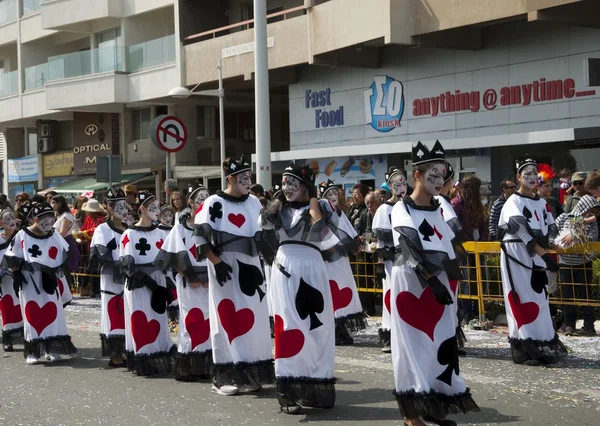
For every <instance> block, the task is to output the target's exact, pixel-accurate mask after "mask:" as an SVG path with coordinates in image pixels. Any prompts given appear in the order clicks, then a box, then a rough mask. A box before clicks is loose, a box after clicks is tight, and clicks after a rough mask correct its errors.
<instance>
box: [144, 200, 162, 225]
mask: <svg viewBox="0 0 600 426" xmlns="http://www.w3.org/2000/svg"><path fill="white" fill-rule="evenodd" d="M146 215H147V216H148V219H150V220H152V221H153V222H156V221H158V217H159V216H160V205H159V203H158V200H156V199H154V200H152V201H150V204H148V207H147V209H146Z"/></svg>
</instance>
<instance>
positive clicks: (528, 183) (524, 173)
mask: <svg viewBox="0 0 600 426" xmlns="http://www.w3.org/2000/svg"><path fill="white" fill-rule="evenodd" d="M519 182H520V183H521V185H523V186H524V187H526V188H529V189H533V188H535V186H536V185H537V183H538V169H537V166H534V165H533V164H532V165H530V166H526V167H524V168H523V170H521V178H520V179H519Z"/></svg>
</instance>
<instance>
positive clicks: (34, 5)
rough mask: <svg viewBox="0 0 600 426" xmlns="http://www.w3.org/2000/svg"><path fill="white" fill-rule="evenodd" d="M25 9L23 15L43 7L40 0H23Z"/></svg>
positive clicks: (35, 11) (30, 13)
mask: <svg viewBox="0 0 600 426" xmlns="http://www.w3.org/2000/svg"><path fill="white" fill-rule="evenodd" d="M21 3H22V4H23V11H22V13H21V16H28V15H32V14H34V13H37V12H39V11H40V9H41V3H40V0H21Z"/></svg>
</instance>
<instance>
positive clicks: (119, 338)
mask: <svg viewBox="0 0 600 426" xmlns="http://www.w3.org/2000/svg"><path fill="white" fill-rule="evenodd" d="M100 342H101V344H102V356H108V357H111V358H119V357H120V356H122V355H124V354H125V352H126V350H125V335H124V334H113V335H111V336H107V335H106V334H100Z"/></svg>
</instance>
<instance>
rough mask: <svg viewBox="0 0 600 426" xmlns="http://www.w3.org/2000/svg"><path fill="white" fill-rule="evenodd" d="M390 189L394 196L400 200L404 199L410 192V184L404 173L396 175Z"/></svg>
mask: <svg viewBox="0 0 600 426" xmlns="http://www.w3.org/2000/svg"><path fill="white" fill-rule="evenodd" d="M390 189H391V191H392V194H394V195H395V196H396V197H398V198H402V197H404V196H405V195H406V192H407V191H408V182H406V178H405V177H404V175H403V174H402V173H399V174H397V175H395V176H394V177H393V178H392V181H391V182H390Z"/></svg>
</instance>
